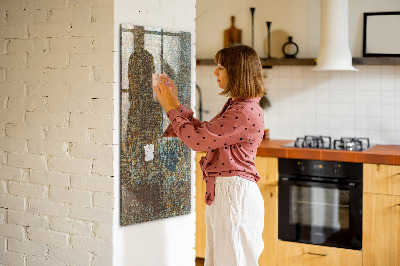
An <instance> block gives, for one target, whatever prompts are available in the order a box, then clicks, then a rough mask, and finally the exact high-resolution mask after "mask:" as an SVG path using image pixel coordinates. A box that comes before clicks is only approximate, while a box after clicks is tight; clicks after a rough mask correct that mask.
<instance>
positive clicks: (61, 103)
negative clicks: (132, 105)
mask: <svg viewBox="0 0 400 266" xmlns="http://www.w3.org/2000/svg"><path fill="white" fill-rule="evenodd" d="M0 2H1V4H0V265H4V266H10V265H30V266H35V265H37V266H39V265H40V266H46V265H51V266H58V265H112V249H113V246H112V230H111V228H112V223H113V213H114V210H113V209H114V191H113V187H114V186H113V182H114V179H113V178H112V175H113V157H114V147H113V146H114V145H115V143H113V142H112V132H113V131H112V130H113V120H114V99H113V98H114V96H113V82H114V80H113V79H114V69H113V65H114V52H113V51H114V48H113V45H114V39H113V37H114V34H115V33H114V29H113V22H114V21H113V18H114V14H113V13H114V8H113V3H114V1H113V0H29V1H27V0H1V1H0Z"/></svg>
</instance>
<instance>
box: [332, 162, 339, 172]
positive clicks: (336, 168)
mask: <svg viewBox="0 0 400 266" xmlns="http://www.w3.org/2000/svg"><path fill="white" fill-rule="evenodd" d="M339 171H340V164H336V165H335V168H333V173H334V174H338V173H339Z"/></svg>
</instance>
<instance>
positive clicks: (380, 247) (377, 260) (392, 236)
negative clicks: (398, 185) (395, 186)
mask: <svg viewBox="0 0 400 266" xmlns="http://www.w3.org/2000/svg"><path fill="white" fill-rule="evenodd" d="M363 206H364V207H363V209H364V212H363V262H364V263H363V265H364V266H369V265H371V266H381V265H382V266H383V265H388V266H400V196H389V195H378V194H364V197H363Z"/></svg>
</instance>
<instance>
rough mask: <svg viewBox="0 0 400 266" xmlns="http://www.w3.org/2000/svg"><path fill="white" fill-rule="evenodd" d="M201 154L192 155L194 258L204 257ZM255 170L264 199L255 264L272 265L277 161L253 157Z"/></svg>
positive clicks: (275, 240)
mask: <svg viewBox="0 0 400 266" xmlns="http://www.w3.org/2000/svg"><path fill="white" fill-rule="evenodd" d="M202 156H205V153H200V152H198V153H196V157H195V158H196V257H198V258H204V257H205V244H206V228H205V207H206V204H205V203H204V194H205V183H204V182H203V173H202V171H201V169H200V167H199V161H200V158H201V157H202ZM255 163H256V166H257V171H258V173H259V174H260V176H261V179H260V181H259V182H258V185H259V188H260V191H261V194H262V195H263V198H264V208H265V216H264V231H263V240H264V251H263V252H262V254H261V256H260V258H259V265H260V266H264V265H265V266H266V265H276V261H275V254H276V242H277V239H278V237H277V236H278V233H277V232H278V218H277V213H278V195H277V194H278V187H277V184H278V159H277V158H271V157H263V156H257V157H256V159H255Z"/></svg>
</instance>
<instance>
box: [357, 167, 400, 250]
mask: <svg viewBox="0 0 400 266" xmlns="http://www.w3.org/2000/svg"><path fill="white" fill-rule="evenodd" d="M363 173H364V180H363V182H364V186H363V188H364V193H376V194H385V195H398V196H400V166H399V165H385V164H368V163H365V164H364V166H363ZM399 248H400V247H399Z"/></svg>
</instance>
